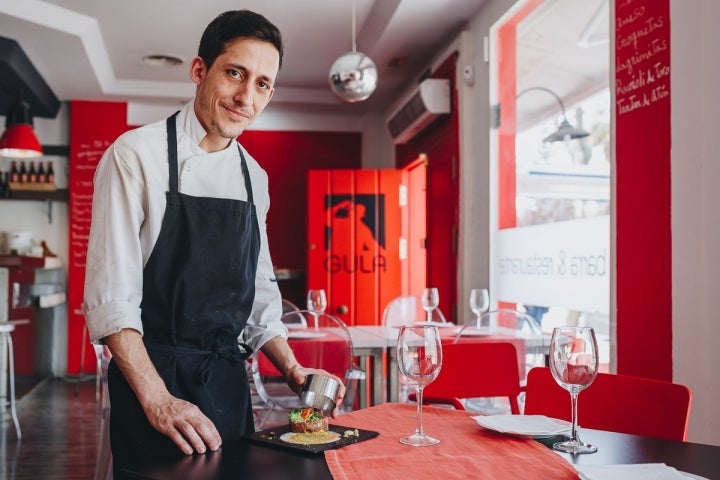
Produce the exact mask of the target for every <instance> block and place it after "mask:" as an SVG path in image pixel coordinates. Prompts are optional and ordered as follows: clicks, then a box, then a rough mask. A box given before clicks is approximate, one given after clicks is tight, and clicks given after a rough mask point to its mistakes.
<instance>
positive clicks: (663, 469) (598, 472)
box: [575, 463, 700, 480]
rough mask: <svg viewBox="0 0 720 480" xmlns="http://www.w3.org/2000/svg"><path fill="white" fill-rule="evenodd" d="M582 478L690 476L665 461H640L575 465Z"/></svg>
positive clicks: (679, 479)
mask: <svg viewBox="0 0 720 480" xmlns="http://www.w3.org/2000/svg"><path fill="white" fill-rule="evenodd" d="M575 470H577V472H578V473H579V474H580V479H581V480H605V479H612V480H618V479H620V478H627V479H631V480H646V479H647V480H687V479H689V478H700V477H697V476H692V477H690V476H688V475H685V474H683V473H682V472H679V471H677V470H675V469H674V468H673V467H669V466H667V465H665V464H664V463H638V464H632V465H575Z"/></svg>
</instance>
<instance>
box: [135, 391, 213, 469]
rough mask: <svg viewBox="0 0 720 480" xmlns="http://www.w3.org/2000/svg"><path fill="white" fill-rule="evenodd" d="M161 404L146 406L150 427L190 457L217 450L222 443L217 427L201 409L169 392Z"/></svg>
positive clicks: (144, 406) (161, 400)
mask: <svg viewBox="0 0 720 480" xmlns="http://www.w3.org/2000/svg"><path fill="white" fill-rule="evenodd" d="M164 397H165V398H163V399H160V401H157V402H153V403H149V404H147V405H146V404H143V410H144V411H145V415H146V416H147V418H148V421H149V422H150V424H151V425H152V426H153V427H154V428H155V429H156V430H157V431H158V432H160V433H162V434H164V435H167V436H168V437H170V439H171V440H172V441H173V442H174V443H175V445H177V446H178V448H179V449H180V450H181V451H182V452H183V453H184V454H186V455H192V454H193V453H195V452H197V453H205V452H206V451H207V449H208V448H209V449H210V450H212V451H216V450H217V449H219V448H220V445H221V443H222V440H221V438H220V434H219V433H218V431H217V429H216V428H215V425H214V424H213V423H212V422H211V421H210V419H209V418H208V417H206V416H205V415H204V414H203V413H202V412H201V411H200V409H199V408H198V407H197V406H196V405H194V404H192V403H190V402H187V401H185V400H181V399H179V398H176V397H173V396H172V395H170V394H169V393H168V394H167V395H164Z"/></svg>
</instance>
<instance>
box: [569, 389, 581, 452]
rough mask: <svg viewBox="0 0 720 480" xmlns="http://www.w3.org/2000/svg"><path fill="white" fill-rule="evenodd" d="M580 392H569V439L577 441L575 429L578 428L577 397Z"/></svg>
mask: <svg viewBox="0 0 720 480" xmlns="http://www.w3.org/2000/svg"><path fill="white" fill-rule="evenodd" d="M579 395H580V392H576V391H572V390H571V391H570V405H571V406H570V412H571V418H572V430H571V431H570V435H571V436H570V439H571V440H572V441H577V440H578V437H577V427H578V396H579Z"/></svg>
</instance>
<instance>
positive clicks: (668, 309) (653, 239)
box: [614, 0, 692, 379]
mask: <svg viewBox="0 0 720 480" xmlns="http://www.w3.org/2000/svg"><path fill="white" fill-rule="evenodd" d="M614 22H615V94H616V97H615V98H616V105H615V107H616V108H615V167H614V168H615V178H616V191H615V199H616V208H615V211H616V214H615V222H616V249H615V251H616V258H617V281H616V284H617V285H616V292H617V298H616V302H617V320H616V321H617V330H618V335H617V337H618V339H622V341H618V343H617V364H618V367H619V368H618V373H625V374H629V375H638V376H647V377H651V378H663V379H668V378H669V379H671V378H672V341H671V339H670V337H669V336H668V337H662V338H661V333H660V332H670V331H672V303H671V300H670V299H671V297H672V291H671V290H672V239H671V232H672V226H671V218H672V216H671V181H670V180H671V171H670V153H671V152H670V145H671V130H670V126H671V116H670V111H671V109H670V97H671V89H670V72H671V65H670V0H615V18H614ZM688 74H691V75H692V73H691V72H688ZM638 286H642V288H638ZM640 318H642V319H645V318H652V329H651V332H652V333H651V336H652V340H650V341H649V340H648V334H647V332H648V329H647V322H645V321H644V320H643V321H637V320H638V319H640ZM637 345H645V346H647V348H637ZM650 345H651V346H652V347H650ZM648 348H651V349H652V351H653V355H652V360H651V361H649V360H648V358H647V351H648ZM621 370H622V371H621Z"/></svg>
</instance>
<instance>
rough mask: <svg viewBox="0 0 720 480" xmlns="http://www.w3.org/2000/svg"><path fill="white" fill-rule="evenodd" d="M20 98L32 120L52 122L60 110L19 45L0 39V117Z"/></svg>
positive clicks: (58, 103) (48, 88) (58, 104)
mask: <svg viewBox="0 0 720 480" xmlns="http://www.w3.org/2000/svg"><path fill="white" fill-rule="evenodd" d="M20 97H22V98H23V99H24V100H25V101H26V102H28V103H29V104H30V114H31V115H32V116H33V117H44V118H55V116H56V115H57V113H58V110H59V109H60V101H59V100H58V98H57V97H56V96H55V94H54V93H53V91H52V90H51V89H50V87H49V86H48V84H47V83H45V80H44V79H43V78H42V76H41V75H40V73H38V71H37V70H36V69H35V67H34V66H33V64H32V63H31V62H30V59H29V58H28V57H27V56H26V55H25V52H23V50H22V48H20V45H19V44H18V43H17V42H16V41H15V40H12V39H10V38H6V37H0V115H5V114H6V113H7V111H8V107H9V106H10V104H12V103H13V102H15V101H17V100H19V99H20Z"/></svg>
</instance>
